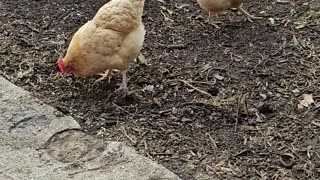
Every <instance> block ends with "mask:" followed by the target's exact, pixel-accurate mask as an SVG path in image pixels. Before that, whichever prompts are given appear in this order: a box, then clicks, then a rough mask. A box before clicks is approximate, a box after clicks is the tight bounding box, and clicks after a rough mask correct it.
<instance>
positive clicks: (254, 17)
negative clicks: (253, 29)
mask: <svg viewBox="0 0 320 180" xmlns="http://www.w3.org/2000/svg"><path fill="white" fill-rule="evenodd" d="M237 9H238V10H239V11H240V12H241V13H242V14H244V15H245V16H246V17H247V19H248V21H250V22H252V19H262V17H257V16H253V15H251V14H250V13H248V12H247V11H246V10H244V9H243V8H242V4H241V5H240V6H239V7H238V8H237Z"/></svg>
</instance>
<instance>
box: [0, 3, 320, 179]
mask: <svg viewBox="0 0 320 180" xmlns="http://www.w3.org/2000/svg"><path fill="white" fill-rule="evenodd" d="M104 3H105V1H103V0H95V1H93V0H88V1H83V0H77V1H71V0H64V1H62V0H55V1H43V0H37V1H30V0H17V1H9V0H3V1H2V2H1V3H0V23H1V24H0V25H1V26H0V39H1V44H0V47H1V48H0V58H1V60H0V67H1V68H0V74H1V75H2V76H4V77H6V78H7V79H9V80H10V81H12V82H14V83H15V84H17V85H19V86H21V87H23V88H25V89H27V90H29V91H32V92H34V94H35V95H36V96H38V97H40V98H41V99H42V100H43V101H45V102H46V103H48V104H51V105H53V106H54V107H56V108H57V109H59V110H60V111H62V112H63V113H65V114H69V115H72V116H73V117H75V118H76V119H77V120H78V122H79V123H80V124H81V125H82V127H83V128H84V129H86V130H87V131H88V133H90V134H93V135H96V136H98V137H100V138H104V139H107V140H118V141H125V142H126V143H127V144H128V145H130V146H132V147H134V148H135V149H136V150H137V151H139V152H140V153H141V154H144V155H145V156H147V157H149V158H151V159H154V160H156V161H158V162H159V163H161V164H163V165H164V166H166V167H167V168H168V169H170V170H171V171H173V172H175V173H176V174H178V175H179V176H180V177H181V178H182V179H196V178H197V179H205V178H209V177H216V178H219V179H225V178H228V179H233V178H241V179H249V178H266V179H279V178H280V179H283V178H293V179H319V178H320V136H319V134H320V104H319V102H320V96H319V94H320V88H319V87H320V83H319V80H320V27H319V19H320V14H319V9H320V5H319V3H318V1H317V0H309V1H307V2H306V1H302V0H296V1H294V2H292V3H277V2H276V1H271V0H262V1H259V2H258V1H256V2H252V3H248V4H245V6H244V7H245V8H246V9H248V11H249V12H250V13H252V14H256V15H258V16H263V17H264V19H263V20H256V21H254V22H253V23H250V22H248V21H245V19H244V16H239V15H237V14H236V13H234V12H231V11H228V12H226V13H220V14H219V15H218V16H217V20H219V21H222V22H224V24H221V25H220V29H216V28H214V27H212V26H210V25H208V24H206V23H204V19H205V18H206V16H207V14H206V13H205V12H204V11H203V10H200V8H199V6H198V5H197V4H196V2H195V1H183V0H176V1H165V3H161V2H160V1H146V7H145V13H146V14H145V16H144V22H145V25H146V29H147V35H146V41H145V44H144V48H143V50H142V54H143V55H144V56H145V57H146V59H147V64H148V65H144V64H142V63H138V62H135V63H132V66H131V68H130V70H129V87H130V89H131V90H134V91H135V93H134V96H133V98H132V99H130V100H127V101H119V100H118V99H116V96H117V94H116V93H114V90H115V89H116V88H117V85H116V84H117V83H120V80H121V78H120V75H117V76H115V77H114V78H113V79H112V81H111V84H108V83H107V82H101V83H100V84H98V85H93V82H94V80H96V79H97V78H98V76H95V77H90V78H86V79H80V78H76V77H74V76H73V75H68V76H62V75H61V74H60V73H59V72H58V68H57V65H56V60H57V59H58V58H59V57H61V56H62V55H63V54H64V53H65V51H66V48H67V46H68V43H69V41H70V38H71V36H72V34H73V33H74V32H75V31H76V30H77V29H78V28H79V27H80V26H81V25H82V24H83V23H85V22H86V21H88V20H89V19H91V18H92V17H93V16H94V14H95V13H96V11H97V10H98V9H99V7H101V6H102V5H103V4H104ZM161 11H162V12H161ZM164 15H165V16H166V17H167V19H165V17H164ZM199 15H201V16H202V17H203V18H201V17H200V16H199ZM177 45H178V46H177ZM303 94H308V95H312V98H313V100H314V103H312V104H308V103H307V106H309V107H303V108H302V109H298V108H297V107H298V104H299V103H301V101H302V100H303Z"/></svg>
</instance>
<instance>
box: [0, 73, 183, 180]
mask: <svg viewBox="0 0 320 180" xmlns="http://www.w3.org/2000/svg"><path fill="white" fill-rule="evenodd" d="M0 152H1V153H0V179H6V180H10V179H17V180H23V179H34V180H44V179H45V180H53V179H57V180H62V179H76V180H85V179H88V180H89V179H90V180H100V179H101V180H102V179H103V180H160V179H162V180H178V179H179V177H178V176H176V175H175V174H173V173H172V172H170V171H169V170H168V169H166V168H165V167H163V166H162V165H159V164H157V163H155V162H153V161H151V160H150V159H147V158H145V157H143V156H141V155H138V154H137V153H136V152H135V151H134V150H133V149H132V148H129V147H127V146H125V145H124V144H122V143H120V142H103V141H102V140H100V139H96V138H94V137H92V136H89V135H87V134H86V133H85V132H83V131H82V130H81V127H80V125H79V124H78V123H77V122H76V121H75V120H74V119H73V118H72V117H70V116H64V115H63V114H62V113H61V112H59V111H57V110H56V109H54V108H53V107H51V106H48V105H46V104H44V103H43V102H41V101H40V100H38V99H36V98H34V97H32V95H31V94H30V93H29V92H27V91H25V90H23V89H21V88H19V87H17V86H15V85H13V84H12V83H10V82H9V81H7V80H5V79H4V78H2V77H0Z"/></svg>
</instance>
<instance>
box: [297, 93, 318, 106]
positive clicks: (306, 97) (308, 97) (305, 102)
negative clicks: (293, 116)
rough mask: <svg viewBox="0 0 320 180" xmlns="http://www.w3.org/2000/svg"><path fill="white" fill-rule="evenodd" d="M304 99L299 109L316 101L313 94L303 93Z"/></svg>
mask: <svg viewBox="0 0 320 180" xmlns="http://www.w3.org/2000/svg"><path fill="white" fill-rule="evenodd" d="M302 97H303V100H301V101H300V102H299V104H298V109H303V108H304V107H309V106H310V105H311V104H313V103H314V100H313V97H312V94H303V95H302Z"/></svg>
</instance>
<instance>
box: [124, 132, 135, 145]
mask: <svg viewBox="0 0 320 180" xmlns="http://www.w3.org/2000/svg"><path fill="white" fill-rule="evenodd" d="M122 131H123V134H124V135H125V136H126V137H127V138H128V139H129V140H130V141H131V143H132V144H136V143H137V142H136V141H135V140H133V139H132V138H131V137H130V136H129V135H128V134H127V131H126V130H125V129H124V128H122Z"/></svg>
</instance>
